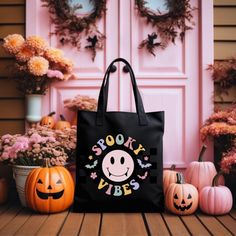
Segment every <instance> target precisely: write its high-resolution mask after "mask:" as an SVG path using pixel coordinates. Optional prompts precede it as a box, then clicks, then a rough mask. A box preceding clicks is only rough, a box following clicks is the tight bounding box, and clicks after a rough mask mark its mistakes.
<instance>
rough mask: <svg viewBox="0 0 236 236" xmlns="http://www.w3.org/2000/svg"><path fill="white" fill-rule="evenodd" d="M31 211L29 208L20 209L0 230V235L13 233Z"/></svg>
mask: <svg viewBox="0 0 236 236" xmlns="http://www.w3.org/2000/svg"><path fill="white" fill-rule="evenodd" d="M31 214H32V212H31V211H30V210H29V209H22V210H21V211H20V212H19V213H18V214H17V215H16V217H15V218H14V219H12V220H11V221H10V222H9V223H8V224H7V225H5V226H4V227H3V228H1V230H0V235H13V234H15V233H16V231H17V230H18V229H19V228H20V227H21V226H22V225H23V224H24V223H25V222H26V221H27V220H28V218H29V217H30V216H31Z"/></svg>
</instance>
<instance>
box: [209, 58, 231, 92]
mask: <svg viewBox="0 0 236 236" xmlns="http://www.w3.org/2000/svg"><path fill="white" fill-rule="evenodd" d="M208 70H210V71H212V79H213V81H214V82H216V83H218V84H219V86H220V93H221V94H222V93H226V94H227V90H228V89H230V88H231V87H232V86H234V85H236V58H231V59H227V60H224V61H215V62H214V65H210V66H209V67H208Z"/></svg>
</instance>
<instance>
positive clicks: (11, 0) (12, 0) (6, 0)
mask: <svg viewBox="0 0 236 236" xmlns="http://www.w3.org/2000/svg"><path fill="white" fill-rule="evenodd" d="M2 4H9V5H10V4H12V5H14V4H25V0H0V5H2Z"/></svg>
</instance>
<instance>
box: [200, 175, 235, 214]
mask: <svg viewBox="0 0 236 236" xmlns="http://www.w3.org/2000/svg"><path fill="white" fill-rule="evenodd" d="M220 175H221V173H219V174H217V175H216V176H215V177H214V179H213V181H212V186H207V187H204V188H203V189H202V190H201V192H200V197H199V206H200V209H201V210H202V211H203V212H205V213H207V214H209V215H224V214H227V213H228V212H230V210H231V208H232V205H233V197H232V193H231V192H230V190H229V188H227V187H225V186H222V185H219V186H217V185H218V179H219V177H220Z"/></svg>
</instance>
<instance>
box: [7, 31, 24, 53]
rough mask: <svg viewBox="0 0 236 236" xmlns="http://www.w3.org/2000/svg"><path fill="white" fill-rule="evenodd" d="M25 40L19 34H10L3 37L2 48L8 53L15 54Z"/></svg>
mask: <svg viewBox="0 0 236 236" xmlns="http://www.w3.org/2000/svg"><path fill="white" fill-rule="evenodd" d="M24 42H25V40H24V38H23V37H22V36H21V35H20V34H10V35H8V36H7V37H5V38H4V43H3V48H4V49H5V50H6V51H7V52H9V53H10V54H16V53H18V52H19V51H20V49H21V48H22V46H23V44H24Z"/></svg>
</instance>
